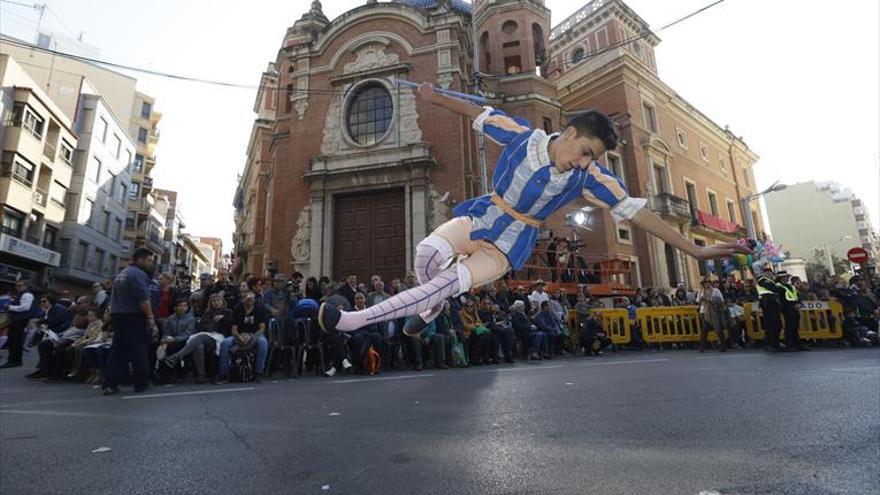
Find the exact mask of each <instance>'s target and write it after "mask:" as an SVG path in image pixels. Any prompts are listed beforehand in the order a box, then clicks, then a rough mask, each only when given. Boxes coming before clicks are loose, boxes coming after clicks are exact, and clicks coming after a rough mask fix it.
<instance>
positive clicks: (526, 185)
mask: <svg viewBox="0 0 880 495" xmlns="http://www.w3.org/2000/svg"><path fill="white" fill-rule="evenodd" d="M474 129H476V130H482V131H483V132H484V133H485V135H486V136H487V137H489V138H490V139H492V141H495V142H496V143H498V144H499V145H501V146H504V151H503V152H502V153H501V157H500V158H499V159H498V163H497V164H496V166H495V171H494V173H493V175H492V186H493V188H494V190H495V193H494V194H496V195H497V196H499V197H500V198H501V199H503V201H504V203H506V204H507V205H509V207H511V208H512V209H513V210H514V211H516V212H517V213H519V214H521V215H524V216H526V217H530V218H533V219H535V220H537V221H540V222H543V221H545V220H546V219H547V218H548V217H549V216H550V215H552V214H553V213H554V212H556V211H557V210H559V209H560V208H562V207H563V206H565V205H566V204H568V203H569V202H570V201H573V200H574V199H576V198H577V197H579V196H582V197H584V198H586V199H587V200H588V201H589V202H590V203H593V204H595V205H596V206H600V207H603V208H610V209H611V216H612V217H613V218H614V220H615V221H617V222H620V221H624V220H628V219H630V218H632V217H633V216H635V215H636V213H638V212H639V210H640V209H642V208H643V207H644V206H645V203H646V201H645V200H644V199H640V198H631V197H629V195H628V193H627V191H626V188H625V187H624V186H623V183H622V182H621V181H620V179H618V178H617V177H615V176H614V174H612V173H611V172H610V171H608V170H607V169H605V168H604V167H602V166H601V165H599V164H598V163H597V162H593V163H592V164H591V165H590V166H589V168H588V169H587V170H581V169H577V168H576V169H573V170H570V171H567V172H560V171H559V170H558V169H557V168H556V167H555V165H554V164H553V163H552V162H551V161H550V155H549V153H548V151H547V149H548V145H549V144H550V140H551V139H552V138H554V137H556V134H553V135H547V134H546V133H545V132H544V131H542V130H540V129H536V130H533V129H530V128H529V126H528V122H526V121H524V120H522V119H519V118H514V119H512V118H510V117H508V116H507V115H505V114H504V113H503V112H500V111H498V110H494V109H493V108H491V107H486V109H485V111H484V112H483V113H482V114H480V116H479V117H477V119H476V120H474ZM492 196H493V195H492V194H489V195H485V196H480V197H477V198H474V199H470V200H467V201H465V202H463V203H461V204H459V205H458V206H456V207H455V209H454V214H455V216H456V217H465V216H466V217H470V218H471V220H472V221H473V229H472V230H471V234H470V238H471V239H472V240H485V241H488V242H491V243H492V244H494V245H495V246H496V247H497V248H498V249H499V250H500V251H501V252H503V253H504V254H505V255H507V259H508V261H509V262H510V266H511V267H513V268H514V269H516V270H518V269H520V268H521V267H522V266H523V264H524V263H525V262H526V260H528V258H529V256H530V255H531V253H532V250H533V249H534V247H535V240H536V237H537V235H538V229H537V228H536V227H535V226H533V225H528V224H526V223H524V222H522V221H519V220H517V219H516V218H514V216H513V215H511V214H509V213H505V212H504V210H503V209H502V208H501V207H499V205H498V204H496V203H497V202H498V200H499V198H495V201H494V202H493V197H492Z"/></svg>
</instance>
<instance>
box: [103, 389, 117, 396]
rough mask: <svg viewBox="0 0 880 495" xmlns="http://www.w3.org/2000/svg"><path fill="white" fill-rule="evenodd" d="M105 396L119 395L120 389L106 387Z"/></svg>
mask: <svg viewBox="0 0 880 495" xmlns="http://www.w3.org/2000/svg"><path fill="white" fill-rule="evenodd" d="M102 393H103V394H104V395H114V394H118V393H119V387H104V390H103V391H102Z"/></svg>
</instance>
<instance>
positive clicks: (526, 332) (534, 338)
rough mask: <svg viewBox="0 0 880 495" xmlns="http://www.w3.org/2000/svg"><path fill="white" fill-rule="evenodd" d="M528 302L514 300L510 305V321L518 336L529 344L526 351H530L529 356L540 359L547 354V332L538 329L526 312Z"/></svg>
mask: <svg viewBox="0 0 880 495" xmlns="http://www.w3.org/2000/svg"><path fill="white" fill-rule="evenodd" d="M525 309H526V303H525V302H523V301H514V302H513V306H511V307H510V323H511V325H513V331H514V333H515V334H516V338H517V339H518V340H519V341H520V342H522V343H523V345H525V346H527V349H525V351H526V352H530V355H529V357H530V358H531V359H532V360H536V361H540V360H543V359H544V355H545V354H547V353H548V352H547V334H546V333H545V332H542V331H540V330H538V327H536V326H535V325H532V322H530V321H529V317H528V316H526V313H525Z"/></svg>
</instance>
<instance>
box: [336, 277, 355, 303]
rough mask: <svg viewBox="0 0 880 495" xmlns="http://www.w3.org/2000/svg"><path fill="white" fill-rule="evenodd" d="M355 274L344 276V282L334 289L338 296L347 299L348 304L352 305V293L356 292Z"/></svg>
mask: <svg viewBox="0 0 880 495" xmlns="http://www.w3.org/2000/svg"><path fill="white" fill-rule="evenodd" d="M357 285H358V278H357V275H349V276H348V277H346V278H345V284H344V285H343V286H342V287H340V288H339V290H338V291H336V292H337V293H338V294H339V295H340V296H342V297H344V298H345V299H347V300H348V304H350V305H351V306H354V295H355V294H357V291H358V290H357Z"/></svg>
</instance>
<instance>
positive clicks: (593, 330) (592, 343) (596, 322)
mask: <svg viewBox="0 0 880 495" xmlns="http://www.w3.org/2000/svg"><path fill="white" fill-rule="evenodd" d="M580 345H581V347H583V349H584V356H591V355H596V356H601V355H602V349H604V348H606V347H608V346H609V345H611V339H609V338H608V335H607V334H606V333H605V329H604V328H603V327H602V317H601V316H599V313H593V314H591V315H590V316H589V317H588V318H587V319H586V320H584V322H583V323H582V324H581V341H580Z"/></svg>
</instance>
